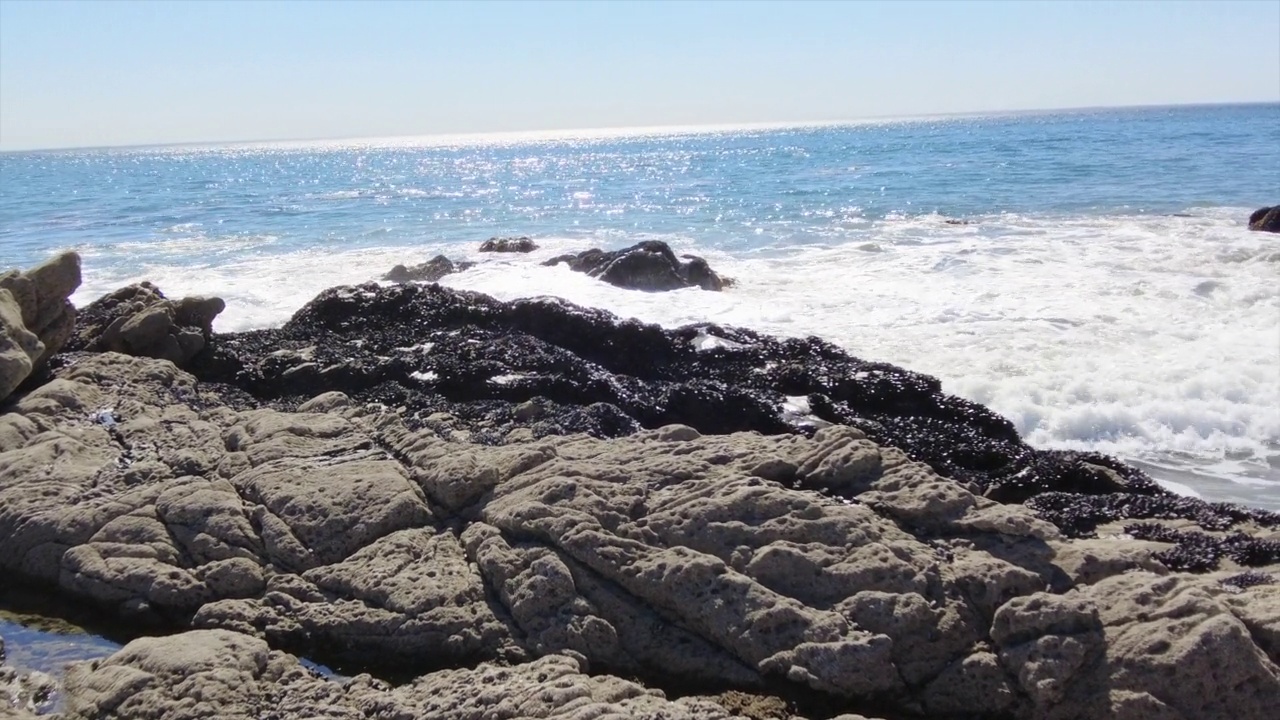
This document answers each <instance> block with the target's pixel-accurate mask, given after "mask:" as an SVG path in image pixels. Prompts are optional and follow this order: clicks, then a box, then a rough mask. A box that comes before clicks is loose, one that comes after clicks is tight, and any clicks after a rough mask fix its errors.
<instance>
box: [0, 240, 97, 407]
mask: <svg viewBox="0 0 1280 720" xmlns="http://www.w3.org/2000/svg"><path fill="white" fill-rule="evenodd" d="M78 287H80V256H79V255H78V254H77V253H74V252H66V253H63V254H61V255H58V256H57V257H55V258H53V259H51V260H49V261H48V262H45V263H44V264H42V265H39V266H37V267H34V268H32V269H31V270H28V271H26V272H22V271H19V270H10V271H7V272H5V273H0V291H7V292H8V294H9V303H8V304H9V307H10V310H9V312H8V317H7V318H6V319H5V320H3V321H0V322H3V324H4V329H3V330H2V332H6V333H7V335H8V338H9V341H8V343H6V342H5V340H4V338H2V337H0V356H7V357H8V359H7V360H3V361H0V362H3V364H4V365H5V366H7V367H9V368H10V369H9V370H7V371H6V370H3V369H0V378H4V377H5V376H9V377H12V376H13V374H14V373H15V372H16V370H15V369H16V368H18V367H20V366H22V365H23V363H21V362H20V361H16V357H17V356H16V355H14V354H13V352H14V350H13V348H12V347H8V348H5V347H4V346H5V345H10V346H12V345H13V344H14V343H16V344H17V345H19V346H21V347H23V348H31V347H33V346H31V345H30V339H29V338H27V337H26V336H24V335H22V334H21V333H17V332H16V331H15V330H14V329H13V328H15V327H18V326H21V327H22V328H24V329H25V330H26V331H27V332H28V333H30V334H32V335H35V336H36V338H37V339H38V340H39V341H40V345H41V346H42V350H41V352H40V353H38V354H36V355H35V356H32V357H30V360H31V365H32V367H31V370H29V371H28V374H31V373H35V372H38V371H40V370H41V369H42V368H43V366H44V365H45V363H46V361H47V360H48V359H49V358H50V357H51V356H53V355H54V354H55V353H57V352H59V351H61V350H62V348H63V345H65V344H66V343H67V340H68V339H69V338H70V336H71V331H72V328H73V327H74V325H75V322H76V309H75V307H73V306H72V305H71V301H70V300H69V299H68V298H70V297H71V294H72V293H74V292H75V291H76V288H78ZM24 352H25V351H24ZM14 362H18V364H17V365H14V364H13V363H14ZM19 382H20V381H19ZM4 384H5V383H4V382H3V380H2V379H0V390H3V389H4V388H3V385H4ZM10 390H12V388H10ZM6 394H7V393H6V392H0V399H3V398H4V396H5V395H6Z"/></svg>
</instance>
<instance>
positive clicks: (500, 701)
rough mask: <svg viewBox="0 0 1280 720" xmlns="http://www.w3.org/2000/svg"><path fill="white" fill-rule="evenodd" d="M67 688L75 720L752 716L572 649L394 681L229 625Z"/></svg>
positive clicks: (140, 654) (134, 651)
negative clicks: (315, 665) (335, 672)
mask: <svg viewBox="0 0 1280 720" xmlns="http://www.w3.org/2000/svg"><path fill="white" fill-rule="evenodd" d="M65 695H66V707H67V709H66V713H65V715H64V717H66V718H68V720H74V719H84V720H88V719H89V718H93V719H94V720H113V719H120V720H123V719H124V718H138V717H164V718H198V717H219V718H229V719H232V720H257V719H258V718H268V717H279V718H300V717H306V718H317V719H320V720H362V719H364V718H370V717H372V718H433V719H435V720H470V719H473V718H481V717H484V718H517V717H518V718H527V719H528V720H571V719H573V718H587V717H592V718H652V719H654V720H657V719H658V718H662V719H663V720H743V719H742V718H740V717H739V716H736V715H730V714H729V713H728V712H727V711H726V710H725V709H724V708H723V707H722V706H720V705H719V704H717V703H715V702H712V701H710V700H705V699H695V698H684V699H680V700H674V701H672V700H668V699H667V698H666V697H664V696H663V694H662V693H661V692H657V691H654V690H649V689H646V688H644V687H642V686H640V685H637V684H636V683H634V682H630V681H627V680H623V679H621V678H617V677H612V676H609V675H587V674H586V673H585V672H584V671H583V669H582V667H581V666H580V664H579V661H576V660H574V659H572V658H570V657H565V656H550V657H546V658H542V659H540V660H537V661H534V662H530V663H525V664H523V665H518V666H516V667H504V666H501V665H494V664H488V663H484V664H480V665H478V666H476V667H474V668H468V669H457V670H443V671H440V672H435V673H430V674H427V675H424V676H422V677H420V678H418V679H417V680H414V681H413V682H411V683H407V684H404V685H400V686H398V687H394V688H393V687H391V686H390V685H388V684H386V683H383V682H380V681H378V680H374V679H373V678H372V677H370V676H368V675H360V676H357V677H355V678H352V679H351V680H349V681H347V682H345V683H339V682H336V681H334V680H329V679H325V678H323V677H320V676H318V675H317V674H316V673H314V672H311V671H309V670H307V669H306V668H304V667H303V666H302V664H301V663H299V662H298V659H297V658H295V657H293V656H291V655H287V654H285V653H282V652H279V651H275V650H272V649H270V648H269V647H268V645H267V644H266V643H264V642H262V641H261V640H257V639H255V638H252V637H248V636H245V635H240V634H237V633H232V632H227V631H221V630H205V631H192V632H188V633H183V634H181V635H177V636H174V637H167V638H142V639H138V640H135V641H133V642H131V643H129V644H128V645H126V646H125V647H124V648H122V649H121V650H120V651H119V652H117V653H115V654H114V655H112V656H111V657H109V658H107V659H106V660H103V661H100V662H95V663H82V664H79V665H76V666H73V668H72V669H71V671H70V672H69V673H68V675H67V682H66V691H65Z"/></svg>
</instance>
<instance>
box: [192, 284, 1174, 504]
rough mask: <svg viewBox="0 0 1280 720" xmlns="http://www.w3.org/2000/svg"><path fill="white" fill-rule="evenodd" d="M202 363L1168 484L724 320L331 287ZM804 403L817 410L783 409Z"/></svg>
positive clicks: (344, 387)
mask: <svg viewBox="0 0 1280 720" xmlns="http://www.w3.org/2000/svg"><path fill="white" fill-rule="evenodd" d="M191 369H192V371H193V372H194V373H196V375H197V376H199V377H200V378H201V379H203V380H205V381H208V382H216V383H224V384H228V385H233V386H236V387H239V388H241V389H242V390H244V391H245V392H247V393H249V394H251V395H253V396H254V397H256V398H259V400H260V401H261V402H264V403H267V404H270V405H272V406H275V407H281V408H288V409H292V408H294V407H296V406H297V405H298V404H300V403H302V402H304V401H306V400H308V399H310V398H312V397H315V396H317V395H320V394H321V393H325V392H329V391H335V390H336V391H341V392H344V393H346V394H347V395H348V396H350V397H351V398H353V399H355V400H359V401H362V402H380V403H384V404H387V405H390V406H392V407H404V408H405V409H406V418H407V420H406V421H407V422H408V423H409V424H410V425H413V426H416V427H421V426H424V425H425V423H426V419H427V418H428V417H430V416H431V415H432V414H434V413H440V412H446V413H449V414H450V415H452V416H454V418H456V420H457V422H458V423H459V427H460V428H461V429H464V430H466V431H469V432H472V433H475V434H477V437H479V438H486V437H487V438H491V439H492V441H495V442H496V441H497V439H498V438H500V437H502V435H503V433H505V432H507V431H510V430H511V429H514V428H517V427H527V428H530V429H531V430H532V431H533V433H534V434H535V436H542V435H555V434H561V433H572V432H588V433H591V434H594V435H597V436H600V437H616V436H619V435H625V434H629V433H632V432H634V431H635V430H636V429H637V428H656V427H660V426H663V425H667V424H672V423H679V424H683V425H688V426H691V427H693V428H695V429H697V430H698V431H699V432H703V433H714V434H720V433H730V432H735V431H741V430H754V431H757V432H762V433H782V432H794V433H801V434H810V433H812V432H813V431H814V430H815V429H816V428H817V427H819V426H820V425H822V424H825V423H837V424H846V425H851V426H854V427H857V428H860V429H862V430H863V431H864V432H866V433H867V434H868V435H869V436H870V437H871V438H872V439H873V440H874V441H876V442H878V443H882V444H887V445H893V446H896V447H899V448H901V449H902V450H904V451H905V452H906V453H907V454H908V456H910V457H912V458H913V459H916V460H920V461H922V462H926V463H928V464H929V465H930V466H931V467H933V468H934V469H935V470H937V471H938V472H940V473H942V474H943V475H945V476H948V477H950V478H953V479H955V480H957V481H960V482H963V483H966V484H968V485H969V486H970V487H972V488H973V489H975V490H977V491H978V492H982V493H986V494H987V495H988V496H990V497H993V498H994V499H999V500H1003V501H1013V502H1016V501H1021V500H1024V499H1026V498H1029V497H1033V496H1035V495H1037V494H1039V493H1043V492H1047V491H1055V490H1056V491H1070V492H1081V493H1091V494H1096V493H1110V492H1115V491H1116V490H1117V489H1120V488H1121V487H1123V489H1124V490H1125V492H1126V493H1128V494H1130V495H1131V496H1134V497H1142V496H1156V495H1159V496H1164V495H1165V494H1166V493H1164V491H1162V490H1161V489H1160V488H1159V487H1158V486H1156V485H1155V483H1153V482H1152V481H1151V480H1150V479H1149V478H1147V477H1146V476H1145V475H1144V474H1143V473H1141V472H1140V471H1138V470H1135V469H1133V468H1130V467H1128V466H1126V465H1124V464H1122V463H1119V462H1117V461H1115V460H1112V459H1110V458H1106V457H1103V456H1100V455H1096V454H1088V453H1071V452H1060V451H1042V450H1036V449H1034V448H1031V447H1029V446H1028V445H1027V444H1026V443H1024V442H1023V441H1022V440H1021V438H1019V437H1018V434H1017V432H1016V431H1015V430H1014V428H1013V425H1012V424H1011V423H1009V421H1008V420H1006V419H1005V418H1003V417H1001V416H999V415H997V414H995V413H993V412H991V411H990V410H988V409H987V408H985V407H983V406H981V405H978V404H977V403H973V402H970V401H968V400H963V399H961V398H957V397H954V396H951V395H947V394H946V393H944V392H942V389H941V385H940V383H939V382H938V380H937V379H935V378H932V377H930V376H927V375H922V374H919V373H914V372H910V371H908V370H904V369H902V368H899V367H895V366H892V365H888V364H885V363H875V362H867V361H865V360H860V359H858V358H855V357H851V356H849V355H848V354H847V353H845V352H844V351H842V350H840V349H839V348H837V347H836V346H834V345H832V344H830V343H827V342H824V341H822V340H819V339H817V338H803V339H799V338H788V339H782V338H774V337H769V336H766V335H761V334H758V333H754V332H751V331H748V330H742V329H735V328H725V327H719V326H715V325H696V326H689V327H685V328H680V329H676V330H664V329H662V328H660V327H658V326H655V325H645V324H642V323H639V322H637V321H634V320H620V319H618V318H617V317H615V316H613V315H611V314H609V313H607V312H604V311H601V310H593V309H588V308H582V307H578V306H575V305H572V304H570V303H567V302H563V301H560V300H556V299H550V298H541V299H532V300H517V301H514V302H507V303H504V302H499V301H497V300H494V299H493V298H490V297H488V296H485V295H481V294H479V293H470V292H463V291H456V290H452V289H448V288H442V287H438V286H418V285H402V286H392V287H379V286H377V285H374V284H369V285H363V286H359V287H343V288H333V289H330V290H327V291H325V292H323V293H321V294H320V295H319V296H318V297H317V298H316V299H315V300H313V301H312V302H311V303H309V304H308V305H307V306H306V307H304V308H303V309H302V310H300V311H299V312H298V313H297V314H296V315H294V317H293V318H292V319H291V320H290V321H289V322H288V323H286V324H285V325H284V326H283V327H281V328H279V329H274V330H260V331H252V332H246V333H236V334H229V335H219V336H217V339H216V341H215V343H214V345H213V347H212V348H210V352H206V353H204V354H203V355H202V356H201V358H200V359H199V360H198V362H196V363H195V364H194V365H193V366H192V368H191ZM794 397H800V398H804V399H805V401H806V402H807V403H808V406H809V409H810V412H811V413H812V414H811V415H809V416H805V417H797V416H796V415H795V414H794V413H792V412H790V411H788V410H786V409H785V408H784V406H786V405H787V404H788V402H789V401H788V398H794ZM534 399H540V400H539V402H541V403H543V404H542V405H540V406H539V411H538V412H537V413H533V412H531V411H530V410H529V408H528V407H522V404H523V403H526V402H528V401H531V400H534Z"/></svg>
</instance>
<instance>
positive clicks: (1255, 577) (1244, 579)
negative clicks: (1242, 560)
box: [1222, 570, 1276, 590]
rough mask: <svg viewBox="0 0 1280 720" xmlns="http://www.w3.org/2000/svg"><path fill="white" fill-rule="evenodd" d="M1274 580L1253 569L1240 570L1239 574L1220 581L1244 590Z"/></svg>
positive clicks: (1270, 582) (1267, 583) (1268, 583)
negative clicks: (1247, 570)
mask: <svg viewBox="0 0 1280 720" xmlns="http://www.w3.org/2000/svg"><path fill="white" fill-rule="evenodd" d="M1275 581H1276V579H1275V578H1273V577H1271V576H1270V575H1268V574H1267V573H1260V572H1257V571H1254V570H1250V571H1249V572H1242V573H1240V574H1239V575H1232V576H1231V577H1229V578H1226V579H1224V580H1223V581H1222V584H1223V585H1227V586H1229V587H1233V588H1236V589H1237V590H1245V589H1248V588H1251V587H1257V586H1258V585H1270V584H1272V583H1274V582H1275Z"/></svg>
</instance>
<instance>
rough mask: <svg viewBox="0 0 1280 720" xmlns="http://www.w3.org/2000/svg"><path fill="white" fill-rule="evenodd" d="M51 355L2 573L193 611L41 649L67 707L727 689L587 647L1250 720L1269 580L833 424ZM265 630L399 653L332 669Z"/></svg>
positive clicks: (1019, 699) (321, 645)
mask: <svg viewBox="0 0 1280 720" xmlns="http://www.w3.org/2000/svg"><path fill="white" fill-rule="evenodd" d="M370 292H372V291H370ZM572 330H573V328H572V327H570V328H565V329H564V330H563V331H564V332H566V333H570V332H572ZM738 337H739V338H740V339H741V338H742V336H738ZM371 342H372V341H371ZM55 375H56V377H55V379H53V380H52V381H51V382H49V383H47V384H45V385H44V386H42V387H40V388H38V389H36V390H33V391H31V392H29V393H27V394H26V395H25V396H24V397H22V398H21V399H20V400H19V401H18V402H17V403H16V404H15V405H14V409H13V412H10V413H7V414H5V415H3V416H0V544H2V545H3V547H4V548H5V549H6V552H5V553H3V554H0V573H3V574H4V576H5V577H6V578H17V579H21V580H22V581H24V582H27V581H39V582H43V583H45V584H48V585H51V586H53V587H54V588H56V589H57V591H58V592H60V593H61V594H64V595H66V596H69V597H76V598H81V599H82V600H83V601H85V602H89V603H93V604H96V605H99V606H101V607H106V608H112V609H115V610H116V611H118V612H119V613H120V614H121V616H122V617H125V618H127V619H144V618H150V619H152V620H160V621H163V622H164V623H167V624H168V625H176V626H178V627H196V628H202V629H206V630H208V631H209V632H197V633H189V634H186V635H183V636H180V637H177V638H170V639H142V640H137V641H135V642H134V643H131V644H130V645H129V646H128V647H126V648H125V649H124V650H122V651H121V652H120V653H118V654H117V655H116V656H114V657H113V658H111V659H109V660H107V661H103V662H99V663H96V664H91V665H86V666H84V667H82V668H81V670H80V671H77V672H75V673H72V674H71V675H70V676H69V677H68V680H67V688H66V693H67V697H68V698H69V701H71V700H73V701H74V703H75V704H74V705H71V706H70V707H71V708H72V711H73V714H72V717H139V716H146V717H174V718H178V717H202V716H207V715H208V712H209V709H210V708H211V707H214V706H216V707H217V708H219V714H221V715H223V716H228V717H299V716H315V717H357V716H360V715H359V713H363V714H364V716H369V717H388V718H390V717H396V718H400V717H404V718H409V717H442V718H449V717H460V718H461V717H468V718H470V717H512V718H514V717H566V718H567V717H574V718H577V717H652V718H683V717H698V718H715V717H725V716H727V715H728V713H727V711H725V710H724V707H725V706H724V704H723V703H711V701H709V700H705V699H704V700H692V699H690V700H680V701H674V702H672V701H669V700H666V699H664V698H662V697H661V696H658V695H654V694H651V693H649V692H648V691H646V690H644V689H643V688H642V687H641V686H640V685H637V684H634V683H632V682H624V681H621V680H619V679H617V678H616V677H612V676H613V675H618V676H624V677H630V678H637V679H640V680H642V681H643V682H644V684H645V685H646V686H649V687H660V688H664V689H666V690H667V692H668V693H669V694H670V695H671V696H676V695H686V694H691V693H695V692H696V693H701V694H706V691H707V690H709V689H711V690H715V689H725V688H735V689H739V690H754V691H757V692H759V691H767V692H768V693H769V694H772V695H774V696H777V697H779V698H785V699H786V701H787V702H793V703H796V704H797V706H798V707H799V709H800V712H799V713H798V714H800V715H802V716H803V715H806V714H808V715H810V716H821V717H831V716H833V715H838V714H839V713H841V712H846V713H862V714H864V715H881V716H888V717H907V716H919V715H927V716H939V717H981V718H1011V717H1012V718H1076V717H1114V718H1133V719H1135V720H1137V719H1138V718H1163V717H1167V718H1183V719H1185V720H1190V719H1191V718H1229V719H1230V720H1248V719H1251V718H1270V717H1271V716H1272V714H1273V712H1274V707H1275V698H1277V697H1280V670H1278V668H1277V661H1278V660H1280V656H1278V655H1277V651H1278V650H1280V640H1278V639H1280V586H1277V585H1275V584H1273V583H1269V582H1261V583H1258V584H1251V583H1246V584H1247V585H1248V587H1246V588H1245V589H1243V590H1242V589H1240V588H1239V587H1238V586H1237V585H1233V584H1231V583H1229V582H1227V581H1228V580H1231V579H1232V578H1235V577H1238V576H1239V574H1240V571H1241V569H1242V566H1241V565H1240V564H1239V563H1237V562H1236V560H1235V559H1233V558H1231V557H1229V556H1224V557H1223V558H1222V559H1221V561H1220V562H1221V569H1220V570H1217V571H1213V572H1209V573H1200V574H1194V573H1186V572H1175V571H1171V570H1170V569H1169V568H1168V567H1167V566H1166V565H1165V564H1164V563H1163V562H1161V560H1160V559H1159V557H1160V553H1162V552H1164V551H1166V550H1168V549H1170V548H1171V546H1170V545H1169V544H1167V543H1163V542H1156V541H1142V540H1127V539H1105V534H1110V533H1111V531H1112V530H1111V526H1110V525H1102V526H1100V527H1099V534H1102V535H1104V537H1100V538H1095V539H1070V538H1067V537H1064V536H1063V534H1062V533H1061V532H1060V531H1059V529H1058V528H1057V527H1055V526H1054V525H1053V524H1051V523H1049V522H1047V521H1045V520H1042V519H1040V518H1039V517H1037V516H1036V515H1035V514H1034V513H1033V512H1032V510H1031V509H1029V508H1027V507H1024V506H1021V505H1005V504H1000V503H998V502H996V501H994V500H991V499H988V498H984V497H982V496H980V495H976V494H974V493H973V492H971V491H970V490H969V489H966V488H965V487H963V486H962V485H960V484H957V483H956V482H954V481H951V480H948V479H946V478H943V477H941V476H939V475H938V474H937V473H936V472H934V471H933V470H931V469H930V468H929V467H928V466H927V465H926V464H924V463H920V462H916V461H913V460H912V459H910V458H909V457H908V455H907V454H905V453H904V452H902V451H901V450H898V449H895V448H892V447H887V446H884V445H879V444H876V443H874V442H872V441H871V440H870V439H869V438H868V437H867V435H866V433H865V432H864V431H862V430H860V429H857V428H852V427H847V426H840V425H831V426H827V427H823V428H821V429H819V430H817V431H816V432H814V433H813V434H812V436H811V437H806V436H804V435H801V434H783V435H774V436H762V435H759V434H757V433H753V432H742V433H736V434H729V435H717V436H711V435H703V434H701V433H699V432H698V431H697V430H695V429H693V428H691V427H689V426H687V425H666V426H661V427H658V428H654V429H651V430H645V431H641V432H636V433H633V434H631V435H629V436H626V437H621V438H616V439H601V438H596V437H591V436H587V435H572V436H567V437H560V436H550V435H549V436H546V437H543V438H540V439H535V438H533V437H532V435H531V434H530V433H515V434H514V435H515V436H514V437H512V436H509V437H506V438H505V440H506V443H505V444H495V445H485V444H476V443H473V442H469V441H468V440H467V439H466V438H465V437H464V436H465V435H466V433H460V432H452V433H450V432H442V431H441V429H440V428H442V427H443V426H441V425H439V424H438V423H437V424H436V426H435V427H433V426H432V425H429V424H427V425H417V424H415V423H410V422H408V421H407V420H408V413H407V412H406V413H401V412H397V411H396V410H395V409H394V408H387V407H380V406H369V405H366V404H364V403H361V402H358V401H354V400H353V399H352V398H350V397H345V396H339V395H336V394H332V393H331V394H328V395H325V396H321V397H317V398H315V400H314V401H312V402H309V403H307V404H306V406H305V407H304V411H301V412H281V411H278V410H274V409H245V410H234V409H231V408H229V407H227V406H226V404H225V403H224V402H223V397H222V395H221V393H224V392H230V389H229V388H219V387H216V386H208V387H205V386H202V385H200V384H198V383H197V382H196V380H195V378H194V377H192V376H191V375H188V374H186V373H184V372H182V371H179V370H177V369H176V368H175V367H174V366H173V365H172V364H169V363H165V362H160V361H155V360H149V359H139V358H131V357H126V356H123V355H118V354H101V355H76V356H67V357H66V359H65V364H64V365H63V366H62V367H60V368H59V369H58V370H57V371H56V373H55ZM107 408H109V410H106V409H107ZM1205 517H1213V516H1211V515H1206V516H1205ZM1152 522H1164V523H1169V526H1170V527H1176V528H1178V529H1179V531H1182V532H1208V531H1209V529H1208V528H1204V527H1202V526H1200V525H1197V524H1196V523H1195V522H1194V521H1192V520H1187V519H1179V520H1176V521H1174V520H1161V519H1157V520H1153V521H1152ZM1230 529H1231V530H1232V531H1233V532H1240V533H1246V534H1248V535H1250V536H1252V537H1256V538H1259V539H1266V538H1268V537H1272V536H1273V535H1274V532H1275V531H1274V530H1268V529H1264V528H1262V527H1260V526H1259V524H1258V522H1257V519H1255V518H1248V517H1246V518H1243V519H1241V520H1239V521H1237V522H1235V523H1234V524H1233V525H1232V527H1231V528H1230ZM1255 572H1257V573H1258V574H1259V575H1262V574H1265V575H1267V576H1268V577H1270V576H1274V575H1275V573H1277V572H1280V565H1276V564H1270V565H1267V564H1264V565H1260V566H1258V567H1257V568H1256V570H1255ZM282 650H283V651H291V652H299V653H305V654H307V655H308V656H310V657H313V658H315V659H317V660H320V661H322V662H329V663H338V664H340V666H343V667H350V668H358V669H377V670H380V671H383V672H395V673H398V674H408V675H410V676H414V675H418V674H420V673H427V674H425V675H422V676H421V677H419V678H418V679H417V680H415V681H413V682H411V683H409V684H407V685H403V686H401V687H399V688H396V689H394V690H393V689H390V688H389V687H387V686H385V685H382V684H381V683H378V682H376V681H373V680H372V679H369V678H367V677H365V678H361V677H357V678H356V679H354V680H352V681H351V682H350V683H348V684H346V685H339V684H336V683H331V682H327V681H322V680H319V679H317V678H315V677H314V676H313V675H311V674H310V673H308V672H306V671H304V670H302V669H301V668H300V667H298V666H297V664H296V662H295V661H293V660H292V659H291V658H289V657H287V656H285V655H283V654H282V653H281V652H278V651H282ZM475 663H481V664H480V665H478V666H475ZM467 668H472V669H467ZM535 684H536V685H537V688H536V689H535V688H534V687H532V686H533V685H535ZM1224 688H1229V689H1230V691H1229V692H1224V691H1223V689H1224ZM202 703H209V704H210V705H208V706H206V705H203V704H202ZM597 703H599V704H600V705H599V706H597V705H596V704H597ZM806 707H813V708H815V709H814V710H813V711H812V712H810V711H807V710H806V709H805V708H806ZM818 708H820V709H818ZM556 713H559V714H556ZM610 713H612V714H610ZM716 713H720V714H716Z"/></svg>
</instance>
